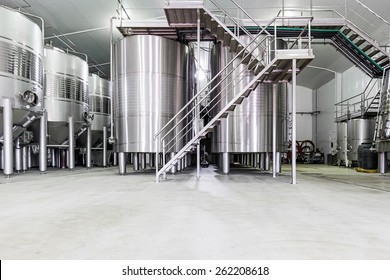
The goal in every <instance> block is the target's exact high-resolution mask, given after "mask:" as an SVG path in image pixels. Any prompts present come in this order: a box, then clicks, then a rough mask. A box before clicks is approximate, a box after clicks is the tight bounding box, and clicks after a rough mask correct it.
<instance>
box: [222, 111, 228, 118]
mask: <svg viewBox="0 0 390 280" xmlns="http://www.w3.org/2000/svg"><path fill="white" fill-rule="evenodd" d="M227 116H229V112H224V113H223V114H222V115H221V119H225V118H226V117H227Z"/></svg>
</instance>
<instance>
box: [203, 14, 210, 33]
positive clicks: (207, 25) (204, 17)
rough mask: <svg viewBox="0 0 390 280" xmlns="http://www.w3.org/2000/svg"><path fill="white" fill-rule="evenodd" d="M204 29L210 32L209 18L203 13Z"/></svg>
mask: <svg viewBox="0 0 390 280" xmlns="http://www.w3.org/2000/svg"><path fill="white" fill-rule="evenodd" d="M203 20H204V27H205V29H208V30H209V31H210V30H211V16H210V15H209V14H208V13H204V15H203Z"/></svg>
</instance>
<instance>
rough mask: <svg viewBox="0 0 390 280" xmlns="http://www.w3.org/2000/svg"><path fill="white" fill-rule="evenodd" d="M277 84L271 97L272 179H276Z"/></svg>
mask: <svg viewBox="0 0 390 280" xmlns="http://www.w3.org/2000/svg"><path fill="white" fill-rule="evenodd" d="M277 86H278V85H277V84H274V85H273V87H272V89H273V94H272V95H273V96H272V177H273V178H276V108H277V102H276V101H277V95H278V88H277Z"/></svg>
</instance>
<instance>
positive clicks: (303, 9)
mask: <svg viewBox="0 0 390 280" xmlns="http://www.w3.org/2000/svg"><path fill="white" fill-rule="evenodd" d="M355 1H356V0H355ZM283 11H284V12H285V11H291V12H302V11H309V12H313V11H314V12H333V13H334V14H336V15H337V16H338V17H340V18H341V19H343V20H344V21H345V25H347V26H349V27H352V28H353V29H354V30H355V31H358V32H359V33H361V34H362V35H364V36H365V37H366V39H367V40H368V41H369V43H371V44H372V45H375V46H376V47H377V48H378V49H380V50H381V51H382V53H384V54H388V53H387V52H386V51H384V50H382V48H381V47H380V46H379V44H378V43H377V40H376V39H375V38H373V37H372V36H371V35H370V34H369V33H367V32H366V31H364V30H363V29H362V28H360V27H359V26H357V25H356V24H355V23H353V22H352V21H350V20H349V19H348V18H347V17H345V16H344V15H343V14H342V13H340V12H339V11H337V10H335V9H321V8H313V9H308V8H285V9H284V10H282V9H281V10H279V12H278V15H280V14H281V13H283ZM386 24H388V23H386ZM389 28H390V25H389Z"/></svg>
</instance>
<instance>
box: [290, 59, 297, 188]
mask: <svg viewBox="0 0 390 280" xmlns="http://www.w3.org/2000/svg"><path fill="white" fill-rule="evenodd" d="M296 99H297V60H296V59H295V58H294V59H293V61H292V131H291V132H292V137H291V177H292V182H291V183H292V184H293V185H295V184H296V183H297V146H296V142H297V116H296V112H297V100H296Z"/></svg>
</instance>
